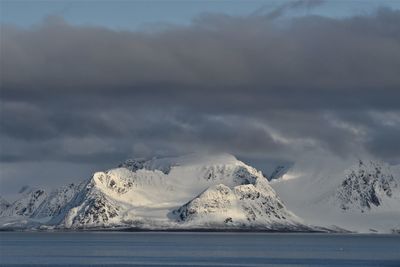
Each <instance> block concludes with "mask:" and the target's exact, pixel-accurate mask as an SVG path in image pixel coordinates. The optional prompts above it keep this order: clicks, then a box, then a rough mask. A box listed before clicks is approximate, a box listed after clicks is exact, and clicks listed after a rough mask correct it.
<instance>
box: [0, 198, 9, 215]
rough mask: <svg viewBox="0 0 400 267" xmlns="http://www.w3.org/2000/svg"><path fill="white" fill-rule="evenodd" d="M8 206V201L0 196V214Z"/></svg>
mask: <svg viewBox="0 0 400 267" xmlns="http://www.w3.org/2000/svg"><path fill="white" fill-rule="evenodd" d="M9 206H10V203H9V202H8V201H7V200H5V199H4V198H3V197H2V196H0V216H1V214H3V212H4V211H5V210H6V209H7V208H8V207H9Z"/></svg>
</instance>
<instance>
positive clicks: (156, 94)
mask: <svg viewBox="0 0 400 267" xmlns="http://www.w3.org/2000/svg"><path fill="white" fill-rule="evenodd" d="M57 2H58V1H57ZM377 2H379V5H378V4H377ZM59 3H60V5H59V6H55V7H54V4H53V3H50V2H22V1H18V2H17V4H15V5H13V4H12V3H11V2H6V1H2V2H1V7H2V9H1V13H2V20H1V32H0V37H1V38H0V49H1V57H0V70H1V97H0V127H1V132H0V146H1V150H0V171H1V173H0V174H1V180H0V194H7V193H10V192H14V191H16V190H17V189H18V187H20V186H21V185H24V184H29V185H37V186H43V185H44V186H56V185H60V184H64V183H68V182H70V181H77V180H79V179H82V178H86V177H88V176H89V175H90V174H91V172H93V171H95V170H103V169H107V168H111V167H113V166H115V165H116V164H117V163H118V162H121V161H123V160H124V159H126V158H130V157H143V156H144V157H152V156H154V155H159V156H160V155H177V154H185V153H191V152H195V151H205V152H229V153H233V154H234V155H236V156H238V157H239V158H240V159H244V160H245V161H246V162H248V163H250V164H254V165H256V167H259V168H260V169H263V170H268V169H269V168H271V166H272V165H274V164H276V163H279V162H296V161H299V160H302V161H304V160H305V159H306V161H307V162H310V164H314V165H315V164H317V162H316V159H318V158H321V157H326V158H336V159H341V160H344V161H346V160H350V159H353V158H359V157H366V158H376V159H380V160H384V161H387V162H389V163H392V164H398V163H400V9H399V4H398V3H399V2H396V1H386V2H385V1H354V2H347V1H340V2H338V1H335V2H329V1H328V2H323V1H315V0H314V1H295V2H291V1H284V2H282V1H281V2H279V3H277V2H276V1H252V2H250V3H251V5H250V7H247V9H243V10H244V11H241V9H240V8H239V7H240V6H243V3H244V2H241V1H232V2H231V1H228V2H222V3H223V4H222V5H217V4H216V1H215V2H189V3H186V4H184V2H170V3H168V2H165V1H161V2H151V4H149V5H147V4H145V3H144V2H113V3H112V5H111V2H103V6H104V7H103V8H93V9H92V12H91V9H89V7H94V5H96V4H95V3H90V2H83V1H82V2H80V1H76V2H69V3H73V4H70V5H67V4H68V2H63V1H59ZM338 3H341V4H338ZM343 3H348V4H343ZM168 4H170V5H172V6H175V7H178V6H179V7H180V9H178V10H179V12H177V11H176V8H175V9H172V8H171V7H170V8H169V9H168V8H167V7H165V9H163V10H164V12H163V13H160V12H159V11H157V12H158V13H157V12H156V10H160V8H161V9H162V8H163V7H164V6H168ZM23 5H31V6H33V7H32V8H31V9H29V8H27V9H24V8H23ZM63 5H64V6H63ZM80 5H82V6H81V7H82V8H81V9H80V8H79V7H80ZM110 5H111V6H112V7H113V8H114V9H115V11H116V12H117V13H113V14H112V15H110V16H109V17H107V18H108V20H106V19H103V20H101V19H99V18H100V17H101V15H102V14H103V13H104V12H105V9H106V8H107V7H108V8H111V7H110ZM124 5H128V6H129V7H131V8H133V9H132V10H136V12H138V10H139V11H140V10H144V11H143V12H145V13H144V14H142V15H141V16H139V17H137V16H131V17H132V19H130V18H131V17H130V16H129V12H126V11H124V12H123V11H121V16H120V17H119V16H118V15H119V13H118V10H119V9H120V8H121V7H124ZM100 7H101V5H100ZM224 7H225V9H226V10H227V11H226V12H224ZM135 8H137V9H135ZM125 9H126V8H125ZM27 10H32V14H31V16H29V11H27ZM85 10H86V11H85ZM146 10H147V11H146ZM151 11H153V12H151ZM185 11H187V12H186V13H185ZM85 12H86V13H85ZM102 12H103V13H102ZM146 12H148V13H146ZM168 12H170V13H168ZM139 13H140V12H139ZM187 13H188V14H187ZM4 14H7V15H6V16H3V15H4ZM145 14H148V16H147V17H146V16H145ZM158 14H159V15H158ZM177 14H182V15H181V16H179V15H177ZM85 15H87V16H85ZM84 17H85V18H86V19H83V18H84ZM107 21H109V22H107ZM149 25H150V26H149Z"/></svg>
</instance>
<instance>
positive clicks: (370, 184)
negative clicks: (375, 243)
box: [0, 154, 400, 233]
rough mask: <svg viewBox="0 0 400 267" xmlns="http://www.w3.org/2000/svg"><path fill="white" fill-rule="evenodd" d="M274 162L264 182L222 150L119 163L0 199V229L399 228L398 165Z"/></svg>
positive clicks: (384, 230) (362, 230)
mask: <svg viewBox="0 0 400 267" xmlns="http://www.w3.org/2000/svg"><path fill="white" fill-rule="evenodd" d="M277 168H278V169H279V171H275V172H274V173H275V176H274V177H273V179H272V180H271V181H268V179H269V177H265V176H264V175H263V174H262V173H261V172H260V171H258V170H256V169H255V168H253V167H251V166H249V165H247V164H245V163H243V162H242V161H239V160H237V159H236V158H235V157H234V156H233V155H230V154H217V155H205V154H190V155H186V156H181V157H164V158H152V159H132V160H127V161H125V162H123V163H121V164H120V165H119V166H118V167H117V168H115V169H110V170H107V171H104V172H96V173H94V174H93V176H92V177H91V178H90V179H87V180H85V181H82V182H81V183H78V184H69V185H66V186H63V187H61V188H58V189H55V190H53V191H51V192H46V191H45V190H43V189H40V188H30V187H27V186H26V187H24V188H22V189H21V190H20V192H19V199H17V200H16V201H14V202H12V203H9V202H8V201H7V200H5V199H4V198H0V200H1V203H0V208H1V210H0V223H1V229H3V230H5V229H7V230H16V229H18V230H66V229H75V230H84V229H86V230H93V229H109V230H110V229H114V230H121V229H136V230H140V229H146V230H176V229H180V230H187V229H192V230H196V229H209V230H248V231H250V230H257V231H282V232H286V231H296V232H298V231H305V232H347V231H350V232H360V233H369V232H381V233H395V232H398V231H399V230H400V178H399V171H398V170H399V169H398V167H396V166H390V165H388V164H385V163H383V162H374V161H366V162H363V161H359V162H358V163H357V164H355V165H353V166H352V167H350V168H349V169H347V170H343V173H342V175H339V176H337V177H320V179H317V180H316V179H310V177H307V176H304V175H299V174H296V165H294V166H291V167H288V168H287V169H285V171H284V172H282V170H283V169H284V167H282V166H277ZM279 173H281V175H278V174H279Z"/></svg>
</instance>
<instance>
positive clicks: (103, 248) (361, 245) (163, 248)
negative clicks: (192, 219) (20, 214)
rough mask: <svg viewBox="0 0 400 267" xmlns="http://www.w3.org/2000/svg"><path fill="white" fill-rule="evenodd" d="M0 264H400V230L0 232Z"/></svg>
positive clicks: (76, 266) (76, 265)
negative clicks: (365, 232)
mask: <svg viewBox="0 0 400 267" xmlns="http://www.w3.org/2000/svg"><path fill="white" fill-rule="evenodd" d="M0 263H1V264H0V265H1V266H59V267H60V266H75V267H78V266H103V267H104V266H393V267H395V266H396V267H398V266H400V236H399V235H352V234H351V235H350V234H315V233H312V234H298V233H297V234H282V233H218V232H212V233H211V232H210V233H207V232H202V233H192V232H183V233H182V232H55V233H48V232H36V233H35V232H34V233H32V232H1V233H0Z"/></svg>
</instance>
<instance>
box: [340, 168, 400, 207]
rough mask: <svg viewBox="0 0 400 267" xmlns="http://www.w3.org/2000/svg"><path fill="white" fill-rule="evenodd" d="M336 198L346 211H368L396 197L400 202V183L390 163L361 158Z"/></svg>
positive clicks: (342, 184)
mask: <svg viewBox="0 0 400 267" xmlns="http://www.w3.org/2000/svg"><path fill="white" fill-rule="evenodd" d="M335 199H337V203H338V205H339V206H340V208H341V209H343V210H345V211H346V210H356V211H361V212H368V211H370V210H371V209H374V208H378V207H380V206H382V205H385V204H386V203H387V202H390V201H391V200H394V199H398V202H399V203H400V185H399V181H398V180H397V179H396V178H395V177H394V175H393V173H392V171H391V169H390V166H389V165H387V164H385V163H382V162H374V161H367V162H363V161H361V160H360V161H359V164H358V165H357V166H353V167H352V168H351V169H350V170H349V171H348V173H347V175H346V177H345V179H344V180H343V182H342V183H341V185H340V186H339V188H338V190H337V192H336V194H335ZM399 213H400V210H399Z"/></svg>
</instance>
